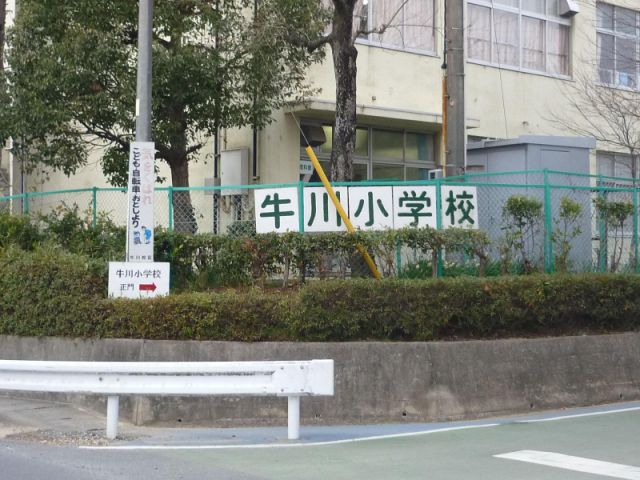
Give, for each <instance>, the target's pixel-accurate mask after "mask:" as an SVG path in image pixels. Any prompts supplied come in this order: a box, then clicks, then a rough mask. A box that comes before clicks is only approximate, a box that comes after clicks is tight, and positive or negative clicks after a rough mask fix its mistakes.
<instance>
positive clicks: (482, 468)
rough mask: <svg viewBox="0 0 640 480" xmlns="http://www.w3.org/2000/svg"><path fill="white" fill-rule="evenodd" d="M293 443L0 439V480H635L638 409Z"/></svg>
mask: <svg viewBox="0 0 640 480" xmlns="http://www.w3.org/2000/svg"><path fill="white" fill-rule="evenodd" d="M302 434H303V440H302V443H296V444H291V443H288V442H287V441H286V440H283V438H285V437H286V429H284V428H282V429H265V428H263V429H234V430H229V429H216V430H210V429H180V430H168V429H161V430H159V429H146V430H138V431H136V432H135V434H132V435H131V436H130V437H129V438H124V439H122V440H120V441H117V442H113V443H110V444H105V443H106V442H100V441H86V440H87V439H86V438H85V439H84V441H83V440H82V439H81V440H80V441H79V442H77V443H80V444H84V446H82V445H81V446H79V445H76V444H73V442H71V444H65V445H59V444H60V443H69V442H68V441H67V440H68V438H66V437H65V438H63V439H62V441H56V435H55V434H54V433H52V434H50V436H47V434H46V433H43V432H32V433H29V434H26V435H22V436H18V437H15V436H14V437H12V436H9V437H8V438H4V439H0V479H2V480H4V479H7V480H32V479H46V480H84V479H94V480H98V479H119V478H125V479H140V480H142V479H145V480H146V479H185V480H187V479H189V480H190V479H194V480H195V479H197V480H203V479H216V480H217V479H220V480H223V479H233V480H242V479H278V480H287V479H323V480H324V479H366V480H375V479H385V480H388V479H425V478H428V479H442V480H448V479H491V480H507V479H508V480H529V479H531V480H533V479H535V480H556V479H557V480H560V479H562V480H573V479H576V480H577V479H583V480H589V479H592V480H597V479H598V478H601V479H606V478H627V479H630V480H640V441H638V439H639V438H640V404H638V403H627V404H620V405H612V406H608V407H604V408H597V409H578V410H571V411H563V412H561V413H549V414H542V415H538V416H529V417H518V418H515V417H512V418H500V419H490V420H484V421H481V422H468V423H455V424H430V425H395V426H394V425H384V426H367V427H307V428H304V427H303V430H302ZM69 438H71V437H69ZM89 440H90V438H89ZM505 455H506V457H507V458H505V457H504V456H505ZM501 456H502V457H501ZM534 462H535V463H534Z"/></svg>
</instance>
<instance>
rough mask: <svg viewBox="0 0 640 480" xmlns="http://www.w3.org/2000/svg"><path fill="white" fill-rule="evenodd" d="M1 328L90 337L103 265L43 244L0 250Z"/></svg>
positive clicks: (101, 292) (22, 332) (104, 283)
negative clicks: (35, 246) (29, 248)
mask: <svg viewBox="0 0 640 480" xmlns="http://www.w3.org/2000/svg"><path fill="white" fill-rule="evenodd" d="M0 272H1V273H0V331H1V332H2V333H5V334H15V335H61V336H74V335H83V336H91V335H93V334H94V332H93V331H92V330H93V327H92V325H93V324H94V323H93V322H95V321H97V320H98V319H99V315H98V312H99V303H100V299H101V298H103V297H104V296H105V295H106V287H107V279H106V266H105V264H104V263H103V262H100V263H96V262H95V261H92V260H90V259H88V258H87V257H84V256H79V255H72V254H70V253H67V252H65V251H63V250H62V249H60V248H59V247H53V246H50V245H45V246H43V247H39V248H36V249H35V250H34V251H33V252H25V251H23V250H21V249H18V248H15V247H11V248H8V249H6V250H4V251H3V252H2V253H1V254H0Z"/></svg>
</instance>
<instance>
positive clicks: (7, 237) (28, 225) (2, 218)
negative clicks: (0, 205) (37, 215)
mask: <svg viewBox="0 0 640 480" xmlns="http://www.w3.org/2000/svg"><path fill="white" fill-rule="evenodd" d="M40 241H42V235H41V234H40V232H39V231H38V229H37V228H36V226H35V225H34V224H33V223H32V222H31V220H30V219H29V217H26V216H20V215H11V214H9V213H6V212H5V213H0V248H2V247H7V246H9V245H17V246H18V247H20V248H22V249H23V250H32V249H33V248H34V247H35V246H36V245H37V244H38V243H39V242H40Z"/></svg>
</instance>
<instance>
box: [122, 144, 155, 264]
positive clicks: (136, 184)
mask: <svg viewBox="0 0 640 480" xmlns="http://www.w3.org/2000/svg"><path fill="white" fill-rule="evenodd" d="M154 158H155V144H154V143H153V142H133V143H132V144H131V149H130V152H129V188H128V197H127V198H128V202H127V205H128V207H127V261H129V262H153V188H154V184H155V179H156V175H155V170H154Z"/></svg>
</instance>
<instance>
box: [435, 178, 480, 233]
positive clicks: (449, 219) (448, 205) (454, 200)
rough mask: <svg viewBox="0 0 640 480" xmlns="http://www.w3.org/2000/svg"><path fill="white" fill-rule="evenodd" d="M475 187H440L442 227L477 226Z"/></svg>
mask: <svg viewBox="0 0 640 480" xmlns="http://www.w3.org/2000/svg"><path fill="white" fill-rule="evenodd" d="M477 205H478V199H477V196H476V187H450V186H443V187H442V227H443V228H450V227H457V228H478V208H477Z"/></svg>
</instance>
